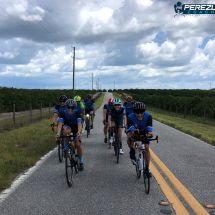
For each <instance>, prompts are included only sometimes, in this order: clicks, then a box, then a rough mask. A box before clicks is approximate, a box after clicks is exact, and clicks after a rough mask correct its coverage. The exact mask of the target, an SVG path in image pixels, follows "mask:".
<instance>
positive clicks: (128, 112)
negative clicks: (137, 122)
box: [123, 102, 134, 115]
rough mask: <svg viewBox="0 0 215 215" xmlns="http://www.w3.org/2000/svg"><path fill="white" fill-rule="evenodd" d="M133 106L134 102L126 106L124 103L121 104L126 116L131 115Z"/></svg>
mask: <svg viewBox="0 0 215 215" xmlns="http://www.w3.org/2000/svg"><path fill="white" fill-rule="evenodd" d="M133 104H134V102H131V104H128V103H127V102H125V103H124V104H123V106H124V107H125V108H126V114H127V115H129V114H130V113H133V112H134V111H133Z"/></svg>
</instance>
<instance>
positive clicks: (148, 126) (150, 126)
mask: <svg viewBox="0 0 215 215" xmlns="http://www.w3.org/2000/svg"><path fill="white" fill-rule="evenodd" d="M146 126H147V132H151V134H152V132H153V127H152V116H151V115H149V117H148V120H147V124H146ZM152 136H153V134H152Z"/></svg>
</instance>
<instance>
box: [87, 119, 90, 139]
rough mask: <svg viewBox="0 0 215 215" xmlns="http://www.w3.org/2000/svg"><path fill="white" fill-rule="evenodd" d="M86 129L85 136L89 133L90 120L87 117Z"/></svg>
mask: <svg viewBox="0 0 215 215" xmlns="http://www.w3.org/2000/svg"><path fill="white" fill-rule="evenodd" d="M86 129H87V138H88V136H89V134H90V120H89V118H88V119H87V123H86Z"/></svg>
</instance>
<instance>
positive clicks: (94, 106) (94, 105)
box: [93, 100, 96, 113]
mask: <svg viewBox="0 0 215 215" xmlns="http://www.w3.org/2000/svg"><path fill="white" fill-rule="evenodd" d="M95 109H96V104H95V102H94V100H93V113H95V112H96V110H95Z"/></svg>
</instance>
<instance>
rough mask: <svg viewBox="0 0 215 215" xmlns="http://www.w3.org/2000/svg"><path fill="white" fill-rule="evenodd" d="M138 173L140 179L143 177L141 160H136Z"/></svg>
mask: <svg viewBox="0 0 215 215" xmlns="http://www.w3.org/2000/svg"><path fill="white" fill-rule="evenodd" d="M136 163H137V164H136V173H137V178H140V176H141V167H140V159H139V158H138V159H136Z"/></svg>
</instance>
